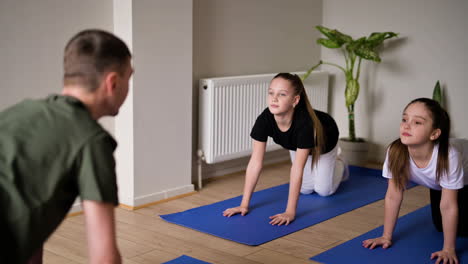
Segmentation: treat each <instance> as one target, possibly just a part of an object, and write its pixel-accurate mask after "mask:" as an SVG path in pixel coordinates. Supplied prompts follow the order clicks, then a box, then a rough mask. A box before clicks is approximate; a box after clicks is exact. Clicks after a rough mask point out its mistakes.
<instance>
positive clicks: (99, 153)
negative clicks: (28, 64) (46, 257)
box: [0, 95, 118, 263]
mask: <svg viewBox="0 0 468 264" xmlns="http://www.w3.org/2000/svg"><path fill="white" fill-rule="evenodd" d="M116 146H117V144H116V142H115V140H114V139H113V138H112V137H111V136H110V135H109V134H108V133H107V132H106V131H105V130H104V129H103V128H102V127H101V126H100V125H99V124H98V123H97V122H96V121H95V120H93V119H92V117H91V115H90V113H89V111H88V110H87V109H86V108H85V106H84V104H83V103H81V102H80V101H79V100H77V99H75V98H73V97H69V96H62V95H52V96H50V97H48V98H46V99H42V100H26V101H23V102H21V103H19V104H17V105H14V106H12V107H10V108H8V109H6V110H5V111H3V112H1V113H0V210H1V214H0V229H3V231H2V232H1V233H0V242H2V244H3V245H0V246H2V247H0V251H4V252H3V254H0V263H9V262H10V261H11V263H22V262H24V261H25V260H26V259H28V258H29V257H30V256H31V255H32V254H33V253H34V251H35V250H37V249H38V248H39V247H40V245H41V244H42V243H43V242H44V241H45V240H46V239H47V238H48V237H49V235H50V234H51V233H52V232H53V231H54V230H55V229H56V228H57V226H58V225H59V224H60V222H61V221H62V220H63V218H64V217H65V215H66V214H67V212H68V211H69V209H70V207H71V206H72V204H73V202H74V201H75V199H76V197H77V196H80V198H81V200H94V201H102V202H109V203H112V204H114V205H117V204H118V197H117V183H116V175H115V160H114V157H113V152H114V150H115V148H116ZM2 257H3V258H4V259H1V258H2ZM7 257H8V258H10V259H9V260H8V262H5V261H4V260H5V258H7Z"/></svg>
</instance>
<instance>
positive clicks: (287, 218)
mask: <svg viewBox="0 0 468 264" xmlns="http://www.w3.org/2000/svg"><path fill="white" fill-rule="evenodd" d="M309 154H310V149H297V151H296V158H295V159H294V162H293V164H292V166H291V174H290V177H291V179H290V183H289V196H288V204H287V206H286V212H284V213H281V214H277V215H274V216H270V219H272V220H271V221H270V224H272V225H282V224H286V225H288V224H289V223H290V222H292V221H293V220H294V218H295V217H296V207H297V201H298V199H299V192H300V190H301V185H302V174H303V173H304V166H305V164H306V162H307V158H308V157H309Z"/></svg>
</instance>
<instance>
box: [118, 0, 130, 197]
mask: <svg viewBox="0 0 468 264" xmlns="http://www.w3.org/2000/svg"><path fill="white" fill-rule="evenodd" d="M113 4H114V6H113V7H114V9H113V10H114V18H113V22H114V34H115V35H117V36H118V37H120V38H121V39H122V40H123V41H124V42H125V43H126V44H127V46H128V47H129V49H130V51H131V52H132V53H133V23H132V22H133V17H132V0H114V2H113ZM133 109H134V108H133V78H132V79H130V84H129V92H128V96H127V99H126V100H125V103H124V104H123V105H122V107H121V109H120V111H119V114H118V115H117V116H116V117H115V123H114V125H115V131H114V135H115V138H116V140H117V142H118V147H117V149H116V151H115V159H116V172H117V184H118V186H119V201H120V202H121V203H123V204H127V205H129V206H135V204H134V196H135V186H134V185H135V168H134V167H135V166H134V157H135V155H134V125H133V116H134V114H133Z"/></svg>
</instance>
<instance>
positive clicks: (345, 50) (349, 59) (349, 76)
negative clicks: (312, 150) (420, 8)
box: [302, 26, 398, 165]
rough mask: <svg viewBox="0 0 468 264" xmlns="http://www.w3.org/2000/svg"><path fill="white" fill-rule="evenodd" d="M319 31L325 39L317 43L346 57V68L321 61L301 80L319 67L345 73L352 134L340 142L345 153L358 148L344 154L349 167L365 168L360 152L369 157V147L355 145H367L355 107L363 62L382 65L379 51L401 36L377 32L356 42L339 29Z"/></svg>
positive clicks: (322, 29)
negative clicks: (358, 129) (358, 134)
mask: <svg viewBox="0 0 468 264" xmlns="http://www.w3.org/2000/svg"><path fill="white" fill-rule="evenodd" d="M316 28H317V30H319V31H320V32H321V33H322V34H323V35H324V36H325V38H319V39H317V43H318V44H319V45H322V46H324V47H326V48H330V49H339V50H340V51H341V53H342V54H343V58H344V66H340V65H338V64H335V63H331V62H326V61H322V60H321V61H319V62H318V63H317V64H316V65H314V66H313V67H311V68H310V69H309V70H308V71H307V72H306V74H305V75H304V76H303V77H302V79H303V80H305V79H307V77H309V75H310V73H311V72H312V71H314V70H315V69H316V68H317V67H319V66H320V65H330V66H334V67H336V68H338V69H339V70H340V71H342V72H343V74H344V76H345V80H346V89H345V101H346V109H347V110H348V121H349V122H348V124H349V127H348V129H349V134H348V137H347V138H341V139H340V144H341V148H342V150H343V152H346V151H347V150H348V149H349V148H352V149H354V148H356V147H355V146H356V145H358V146H357V148H358V150H357V151H356V152H357V153H356V152H355V153H350V154H348V155H347V154H346V153H343V154H344V155H345V158H347V159H348V161H349V163H350V164H353V165H362V164H363V163H365V161H360V160H362V158H360V157H358V156H359V153H360V154H361V155H360V156H363V155H364V156H366V155H367V144H352V143H365V141H364V139H362V138H359V137H356V131H355V126H354V120H355V117H354V104H355V102H356V99H357V98H358V95H359V88H360V84H359V75H360V72H361V61H362V59H365V60H370V61H374V62H380V61H381V59H380V56H379V50H378V48H379V47H380V46H381V44H382V43H383V42H384V41H385V40H386V39H389V38H393V37H396V36H398V34H396V33H394V32H374V33H372V34H370V35H369V36H368V37H360V38H358V39H353V38H352V37H351V36H349V35H346V34H344V33H342V32H340V31H338V30H336V29H329V28H326V27H323V26H316ZM343 144H346V146H343ZM351 151H353V150H351ZM364 159H365V157H364Z"/></svg>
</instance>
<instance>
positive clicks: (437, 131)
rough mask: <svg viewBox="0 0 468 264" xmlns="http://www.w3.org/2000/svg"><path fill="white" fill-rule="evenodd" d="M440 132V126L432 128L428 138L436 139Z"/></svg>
mask: <svg viewBox="0 0 468 264" xmlns="http://www.w3.org/2000/svg"><path fill="white" fill-rule="evenodd" d="M441 133H442V131H441V130H440V128H437V129H434V131H432V133H431V137H430V139H431V140H436V139H438V138H439V137H440V134H441Z"/></svg>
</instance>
